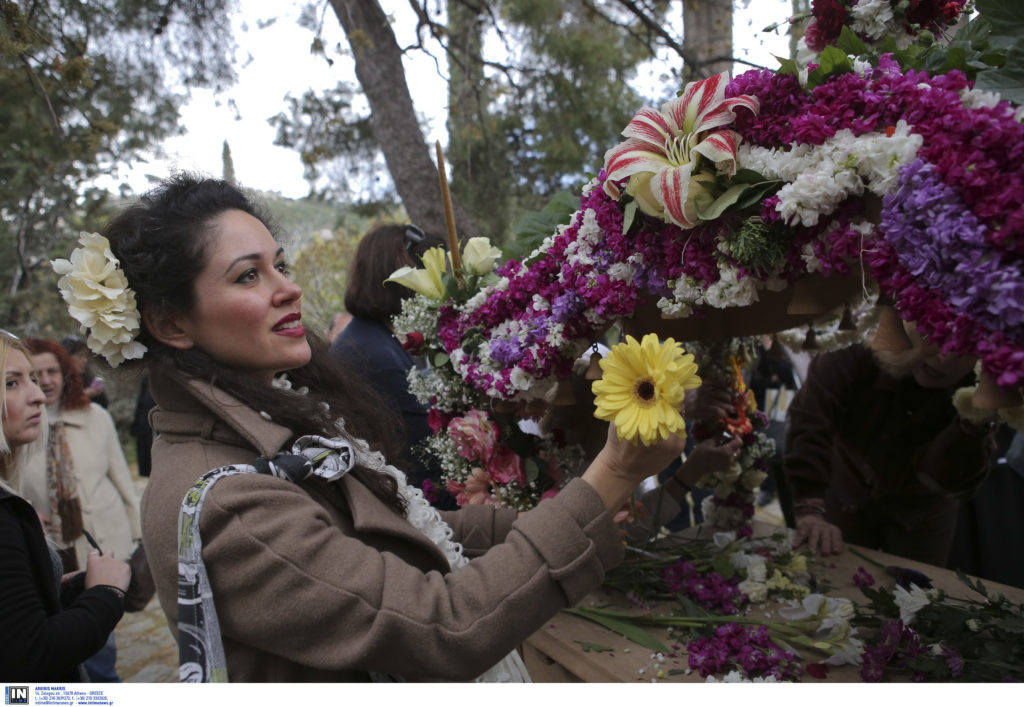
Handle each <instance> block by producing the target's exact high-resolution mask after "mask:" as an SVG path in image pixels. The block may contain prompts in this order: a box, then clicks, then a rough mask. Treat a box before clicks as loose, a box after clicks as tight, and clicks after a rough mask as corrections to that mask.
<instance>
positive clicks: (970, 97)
mask: <svg viewBox="0 0 1024 707" xmlns="http://www.w3.org/2000/svg"><path fill="white" fill-rule="evenodd" d="M960 101H961V102H962V103H963V105H964V108H968V109H971V110H974V109H977V108H995V107H996V106H997V105H999V104H1000V103H1003V102H1006V101H1005V99H1004V98H1003V97H1002V96H1001V95H999V94H998V93H995V92H993V91H983V90H981V89H980V88H965V89H963V90H962V91H960ZM1006 111H1007V112H1008V113H1012V114H1013V119H1014V120H1016V121H1017V122H1018V123H1024V106H1018V107H1017V108H1014V107H1013V106H1012V105H1010V104H1009V103H1008V102H1006Z"/></svg>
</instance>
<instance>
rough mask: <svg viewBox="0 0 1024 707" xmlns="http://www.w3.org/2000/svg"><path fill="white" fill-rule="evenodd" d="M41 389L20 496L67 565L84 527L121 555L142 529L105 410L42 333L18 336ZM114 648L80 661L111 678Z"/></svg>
mask: <svg viewBox="0 0 1024 707" xmlns="http://www.w3.org/2000/svg"><path fill="white" fill-rule="evenodd" d="M25 345H26V346H27V347H28V349H29V350H30V351H31V352H32V354H33V356H34V358H35V363H36V367H37V369H38V371H39V385H40V387H41V388H42V389H43V393H45V394H46V410H47V414H48V417H49V419H50V429H49V433H50V434H49V441H48V443H47V445H46V453H45V456H44V455H39V456H38V457H35V458H34V459H33V461H32V462H31V463H30V466H29V469H30V471H29V473H27V474H26V475H25V476H24V478H23V479H22V484H23V488H24V492H25V497H26V498H27V499H28V500H29V501H30V502H31V503H32V505H33V506H34V507H35V508H36V510H37V511H38V512H39V513H40V514H41V515H42V516H44V517H45V518H46V519H47V521H48V522H47V530H48V532H49V536H50V538H51V539H52V540H53V541H54V543H56V544H57V546H58V547H60V548H61V549H62V559H63V560H64V563H65V567H66V568H67V569H69V570H73V569H78V568H81V567H85V564H86V559H87V558H88V556H89V552H90V551H91V550H92V547H91V546H90V544H89V542H88V541H87V538H86V535H85V533H86V532H88V533H89V534H91V535H92V537H93V539H94V540H95V541H96V542H97V543H98V544H99V546H100V548H102V549H103V551H104V552H105V553H109V554H113V555H114V556H116V557H120V558H121V559H128V557H130V556H131V553H132V550H133V549H134V548H135V546H136V545H137V544H138V542H139V540H140V539H141V537H142V528H141V524H140V522H139V499H138V496H137V495H136V493H135V482H134V481H133V480H132V475H131V471H129V469H128V462H127V461H126V460H125V458H124V452H123V451H122V449H121V441H120V440H119V439H118V436H117V429H116V427H115V426H114V420H113V418H111V417H110V413H109V412H107V411H106V410H105V409H104V408H102V407H100V406H99V405H97V404H96V403H94V402H89V399H88V398H87V397H86V396H85V393H84V390H83V388H82V381H81V378H79V376H78V371H77V369H76V368H75V365H74V363H73V362H72V360H71V356H70V355H69V354H68V353H67V351H65V349H64V347H63V346H61V345H60V344H58V343H57V342H56V341H49V340H47V339H33V338H30V339H28V340H26V342H25ZM116 664H117V648H116V646H115V644H114V636H113V634H111V635H110V637H109V640H108V643H107V646H106V647H105V648H104V649H103V650H102V651H101V652H100V653H99V654H97V655H96V656H94V657H93V658H91V659H90V660H89V661H87V662H86V664H85V668H86V670H87V671H88V672H89V676H90V677H91V678H92V680H94V681H96V682H119V678H118V677H117V672H116V670H115V666H116Z"/></svg>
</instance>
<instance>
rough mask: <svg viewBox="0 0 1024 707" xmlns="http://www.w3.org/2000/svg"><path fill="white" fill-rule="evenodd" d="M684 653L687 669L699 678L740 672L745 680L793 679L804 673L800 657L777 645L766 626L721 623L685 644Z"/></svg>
mask: <svg viewBox="0 0 1024 707" xmlns="http://www.w3.org/2000/svg"><path fill="white" fill-rule="evenodd" d="M686 650H687V652H688V653H689V661H688V662H689V666H690V669H691V670H696V671H697V672H698V673H699V674H700V676H701V677H707V676H708V675H720V674H723V673H727V672H730V671H732V670H739V671H741V672H742V673H743V675H745V676H746V677H748V678H756V677H774V678H775V679H776V680H796V679H798V678H799V677H800V675H801V674H802V673H803V661H802V660H801V659H800V656H798V655H796V654H794V653H791V652H789V651H786V650H783V649H782V648H780V647H779V646H777V645H776V644H775V643H774V642H773V641H772V639H771V636H770V635H769V633H768V627H767V626H747V625H744V624H737V623H728V624H723V625H721V626H718V627H716V628H715V631H714V633H713V634H712V635H711V636H705V637H701V638H698V639H697V640H696V641H693V642H691V643H689V644H687V646H686Z"/></svg>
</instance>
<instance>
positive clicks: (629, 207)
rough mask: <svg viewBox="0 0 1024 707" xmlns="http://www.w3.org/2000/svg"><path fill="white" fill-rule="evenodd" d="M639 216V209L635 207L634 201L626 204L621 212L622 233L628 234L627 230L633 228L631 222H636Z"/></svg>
mask: <svg viewBox="0 0 1024 707" xmlns="http://www.w3.org/2000/svg"><path fill="white" fill-rule="evenodd" d="M639 215H640V209H639V207H638V206H637V205H636V201H635V200H634V201H630V202H629V203H628V204H626V208H624V209H623V210H622V232H623V233H629V229H631V228H633V222H634V221H636V220H637V217H638V216H639Z"/></svg>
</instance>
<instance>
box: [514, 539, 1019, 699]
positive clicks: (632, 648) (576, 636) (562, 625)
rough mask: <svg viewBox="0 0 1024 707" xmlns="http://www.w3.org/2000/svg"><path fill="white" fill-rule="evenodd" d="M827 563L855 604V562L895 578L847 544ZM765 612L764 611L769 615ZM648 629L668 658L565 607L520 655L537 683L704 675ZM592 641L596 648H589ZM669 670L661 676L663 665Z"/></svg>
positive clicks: (942, 582)
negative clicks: (667, 650)
mask: <svg viewBox="0 0 1024 707" xmlns="http://www.w3.org/2000/svg"><path fill="white" fill-rule="evenodd" d="M777 529H778V528H776V527H775V526H771V525H769V524H766V523H761V522H755V523H754V531H755V534H756V535H758V536H762V535H769V534H771V532H772V531H774V530H777ZM699 533H704V535H705V536H708V537H709V531H708V529H707V528H701V527H698V528H695V529H691V530H689V531H687V532H686V533H684V535H686V536H688V537H694V536H698V534H699ZM857 550H858V551H859V552H861V553H863V554H864V555H866V556H867V557H870V558H872V559H874V560H875V561H877V562H880V563H882V564H883V565H897V566H900V567H907V568H910V569H915V570H919V571H921V572H924V573H925V574H926V575H928V577H930V578H931V580H932V585H933V586H934V587H936V588H939V589H943V590H945V591H946V592H947V593H948V594H950V595H951V596H960V597H967V596H974V597H977V595H976V594H974V593H973V592H971V590H970V589H968V588H967V587H966V586H964V584H963V583H962V582H961V581H960V580H959V579H957V576H956V573H955V572H951V571H950V570H947V569H943V568H940V567H934V566H932V565H926V564H923V563H921V562H914V561H913V560H907V559H904V558H901V557H896V556H894V555H888V554H886V553H884V552H878V551H875V550H868V549H866V548H860V547H857ZM824 559H825V561H826V568H825V570H824V571H823V572H817V573H816V574H818V576H819V579H824V580H826V581H827V582H828V584H829V585H831V589H830V591H829V592H828V595H829V596H837V597H848V598H849V599H851V600H853V601H854V602H857V603H863V602H864V601H866V600H865V597H864V595H863V594H862V593H861V591H860V589H858V588H857V587H856V586H855V585H854V583H853V574H854V572H856V571H857V568H858V567H864V568H865V569H866V570H867V571H868V572H870V573H871V574H872V575H873V576H874V578H875V581H876V586H883V587H892V586H893V580H892V579H891V578H890V577H888V576H887V575H886V574H885V572H884V571H882V570H881V569H880V568H877V567H874V566H871V565H869V563H868V562H865V561H864V560H863V559H861V558H860V557H858V556H857V555H855V554H854V553H852V552H850V551H849V550H844V551H843V552H842V553H841V554H839V555H832V556H830V557H827V558H824ZM984 584H985V586H986V587H987V588H988V590H989V595H992V594H995V593H1002V594H1004V595H1005V596H1006V597H1007V598H1008V599H1009V600H1010V601H1013V602H1017V603H1024V589H1018V588H1015V587H1009V586H1006V585H1002V584H997V583H995V582H989V581H987V580H986V581H984ZM580 605H581V606H611V607H612V608H616V609H622V610H628V609H633V608H635V607H632V606H631V605H630V604H629V603H628V601H627V600H626V599H625V598H624V597H622V596H619V595H610V594H608V593H606V592H604V591H601V590H599V591H596V592H592V593H591V594H589V595H588V596H587V597H586V598H585V599H584V600H583V601H582V602H581V603H580ZM781 606H783V605H782V604H776V603H770V604H769V605H768V607H767V608H766V609H765V610H763V611H762V610H761V609H759V608H756V607H755V608H752V609H751V610H750V611H749V612H748V613H747V614H746V616H750V617H752V618H769V619H770V618H777V615H776V613H775V612H776V611H777V610H778V609H779V608H780V607H781ZM671 609H672V606H671V604H668V603H665V604H662V605H658V606H655V608H654V609H653V610H652V613H656V614H657V613H665V614H667V613H670V611H671ZM766 612H767V615H766ZM645 629H646V630H648V631H649V632H650V633H651V634H653V635H654V636H656V637H657V638H658V639H659V640H661V641H662V642H663V643H665V644H666V645H667V646H669V647H670V648H671V649H672V650H674V651H675V653H674V654H671V655H668V656H666V657H665V660H664V662H663V663H658V662H657V661H656V660H654V659H653V658H652V653H651V650H650V649H649V648H644V647H643V646H640V645H637V644H635V643H633V642H632V641H629V640H627V639H626V638H623V637H622V636H620V635H618V634H616V633H613V632H612V631H609V630H608V629H606V628H604V627H603V626H600V625H598V624H596V623H594V622H592V621H587V620H586V619H582V618H580V617H577V616H573V615H572V614H567V613H564V612H561V613H559V614H557V615H556V616H555V617H554V618H553V619H551V621H549V622H548V623H547V624H545V626H544V627H543V628H541V629H540V630H539V631H537V632H536V633H534V634H533V635H532V636H530V638H528V639H527V640H526V642H525V643H524V644H523V646H522V651H523V660H524V662H525V663H526V667H527V669H528V670H529V671H530V675H531V677H532V678H533V680H534V681H535V682H650V681H652V680H654V679H658V681H659V682H704V678H702V677H700V675H698V674H697V673H696V672H693V673H691V674H689V675H685V674H679V675H669V671H670V670H680V671H685V670H686V669H687V667H688V666H687V656H686V651H685V646H684V645H683V644H681V643H679V642H678V641H673V640H672V639H670V638H669V637H668V632H667V630H666V629H662V628H657V627H645ZM594 646H601V647H607V648H611V649H612V650H611V651H608V652H604V651H597V650H593V647H594ZM586 648H591V650H589V651H588V650H585V649H586ZM805 657H809V658H810V661H811V662H815V661H817V660H820V659H821V656H820V654H814V655H813V656H812V655H808V656H805ZM659 669H660V670H661V671H662V673H663V675H664V677H658V670H659ZM802 680H803V681H804V682H818V680H816V679H815V678H812V677H810V676H807V675H805V676H804V677H803V678H802ZM827 681H828V682H860V669H859V667H858V666H853V665H844V666H829V673H828V678H827Z"/></svg>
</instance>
